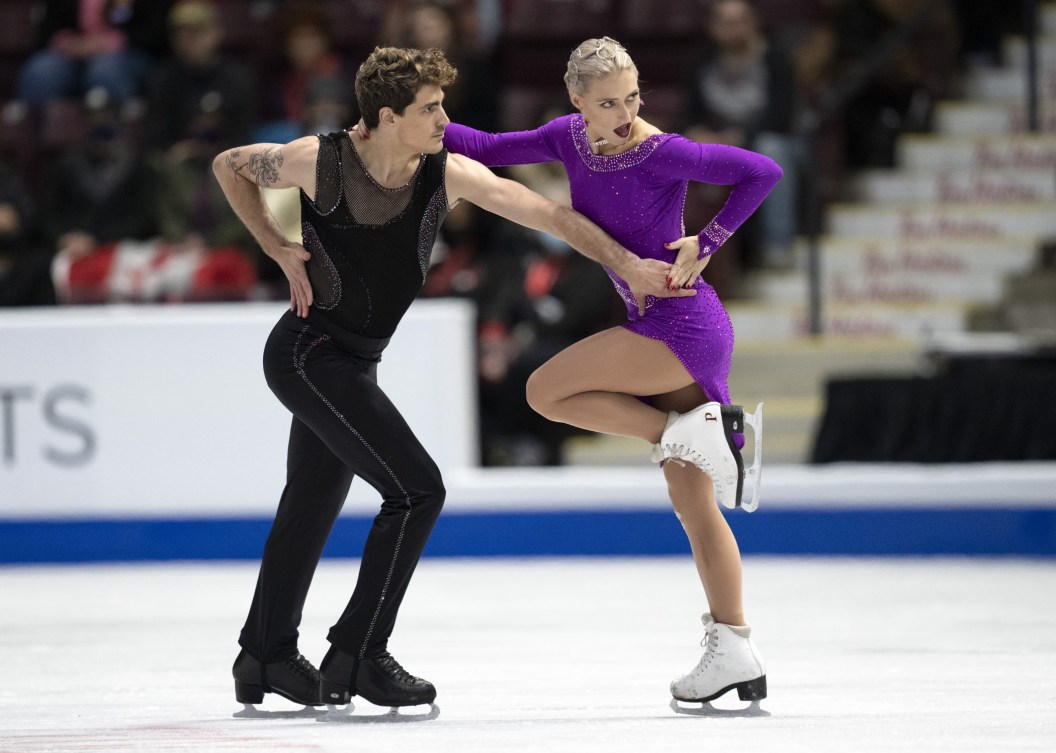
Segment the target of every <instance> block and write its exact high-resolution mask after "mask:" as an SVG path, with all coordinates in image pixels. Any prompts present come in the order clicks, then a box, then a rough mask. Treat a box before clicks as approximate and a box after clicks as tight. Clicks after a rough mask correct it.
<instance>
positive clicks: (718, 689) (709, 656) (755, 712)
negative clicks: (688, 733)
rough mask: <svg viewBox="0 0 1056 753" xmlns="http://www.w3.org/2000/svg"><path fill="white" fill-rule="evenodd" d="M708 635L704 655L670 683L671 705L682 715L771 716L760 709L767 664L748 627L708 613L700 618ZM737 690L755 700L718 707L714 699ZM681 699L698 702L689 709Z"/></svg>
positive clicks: (764, 692)
mask: <svg viewBox="0 0 1056 753" xmlns="http://www.w3.org/2000/svg"><path fill="white" fill-rule="evenodd" d="M700 620H701V622H703V623H704V631H705V632H706V636H705V638H704V640H703V641H701V645H703V646H704V656H703V657H701V659H700V662H699V663H698V664H697V666H696V667H694V668H693V670H692V671H691V672H690V673H689V674H688V675H685V676H684V677H680V678H678V679H677V680H675V681H674V682H672V683H671V695H672V696H674V698H672V700H671V708H672V710H674V711H675V712H676V713H679V714H696V715H699V716H731V715H732V716H770V712H768V711H764V710H763V709H761V708H759V701H761V700H762V699H763V698H766V664H765V663H764V662H763V657H762V656H761V655H760V654H759V650H758V649H757V648H756V647H755V644H754V643H752V639H751V638H750V636H751V633H752V629H751V628H750V627H748V626H746V625H745V626H737V625H724V624H722V623H719V622H715V620H714V619H712V617H711V615H710V614H708V613H705V614H704V616H703V617H701V618H700ZM734 689H736V690H737V695H738V697H739V698H740V699H741V700H742V701H751V702H752V703H751V704H750V705H749V706H748V707H747V708H743V709H734V710H726V709H716V708H715V707H713V706H712V705H711V701H713V700H715V699H716V698H718V697H719V696H721V695H723V694H724V693H726V692H728V691H730V690H734ZM679 701H684V702H687V703H699V704H701V707H700V708H699V709H698V708H686V707H685V706H680V705H679V703H678V702H679Z"/></svg>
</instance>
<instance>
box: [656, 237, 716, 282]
mask: <svg viewBox="0 0 1056 753" xmlns="http://www.w3.org/2000/svg"><path fill="white" fill-rule="evenodd" d="M664 248H667V249H671V250H676V249H677V250H678V256H676V257H675V263H674V264H672V265H671V277H670V279H669V281H668V282H669V284H670V286H671V289H672V290H675V289H677V288H691V287H693V284H694V283H695V282H696V281H697V278H698V277H700V273H701V272H703V271H704V267H706V266H708V261H709V260H710V259H711V256H705V257H704V258H703V259H698V258H697V256H698V255H699V254H700V241H699V240H698V239H697V236H695V235H690V236H687V237H686V238H679V239H678V240H677V241H671V242H670V243H665V244H664Z"/></svg>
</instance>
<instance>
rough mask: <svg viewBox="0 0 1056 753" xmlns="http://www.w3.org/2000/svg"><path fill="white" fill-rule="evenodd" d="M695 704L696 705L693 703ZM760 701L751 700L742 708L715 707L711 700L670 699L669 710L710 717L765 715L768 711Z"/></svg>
mask: <svg viewBox="0 0 1056 753" xmlns="http://www.w3.org/2000/svg"><path fill="white" fill-rule="evenodd" d="M693 704H697V705H693ZM759 704H760V701H758V700H756V701H752V702H751V703H749V704H748V705H747V706H745V707H744V708H716V707H715V706H713V705H712V702H711V701H679V700H676V699H674V698H672V699H671V710H672V711H674V712H675V713H676V714H684V715H686V716H711V717H767V716H770V712H769V711H767V710H766V709H764V708H762V707H761V706H760V705H759Z"/></svg>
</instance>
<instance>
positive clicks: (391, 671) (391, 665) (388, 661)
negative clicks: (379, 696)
mask: <svg viewBox="0 0 1056 753" xmlns="http://www.w3.org/2000/svg"><path fill="white" fill-rule="evenodd" d="M374 661H376V662H377V664H378V667H380V668H381V669H382V670H383V671H384V672H385V674H387V675H388V676H389V677H391V678H392V679H393V680H396V681H397V682H402V683H406V684H408V685H415V684H418V683H420V682H422V680H420V679H419V678H417V677H415V676H414V675H412V674H411V673H410V672H408V671H407V670H406V669H404V668H403V667H402V666H400V663H399V662H398V661H396V659H395V658H394V657H393V655H392V654H382V655H381V656H379V657H378V658H377V659H375V660H374Z"/></svg>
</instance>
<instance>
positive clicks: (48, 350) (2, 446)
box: [0, 300, 477, 518]
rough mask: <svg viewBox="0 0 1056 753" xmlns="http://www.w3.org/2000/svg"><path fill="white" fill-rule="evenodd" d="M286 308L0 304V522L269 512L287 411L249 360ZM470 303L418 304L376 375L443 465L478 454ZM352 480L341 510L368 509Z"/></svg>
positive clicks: (463, 462) (371, 503) (364, 492)
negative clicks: (16, 307)
mask: <svg viewBox="0 0 1056 753" xmlns="http://www.w3.org/2000/svg"><path fill="white" fill-rule="evenodd" d="M283 310H284V309H283V305H282V304H274V303H268V304H217V305H196V306H168V307H148V306H136V307H99V308H96V307H90V308H88V307H86V308H65V309H36V310H24V311H10V310H9V311H7V312H3V313H0V518H36V517H62V516H77V517H81V516H90V515H94V514H101V515H118V516H122V515H134V516H152V515H159V516H162V515H177V516H195V515H202V514H205V515H223V514H235V515H240V514H248V515H261V514H268V515H270V513H271V512H272V511H273V510H274V507H275V505H276V503H277V501H278V498H279V494H280V493H281V491H282V486H283V483H284V480H285V456H286V439H287V436H288V432H289V421H290V415H289V413H288V412H287V411H286V409H285V408H283V406H282V405H281V404H280V403H279V402H278V400H276V399H275V397H274V396H273V395H272V394H271V392H270V391H269V390H268V387H267V385H266V384H265V381H264V375H263V371H262V368H261V355H262V351H263V348H264V342H265V340H266V339H267V336H268V333H269V332H270V331H271V328H272V327H273V326H274V324H275V322H276V321H277V320H278V318H279V316H280V315H281V314H282V312H283ZM473 328H474V313H473V309H472V305H471V304H469V303H466V302H463V301H456V300H443V301H431V300H430V301H418V302H416V303H415V304H414V305H413V306H412V307H411V309H410V311H409V312H408V314H407V316H406V318H405V319H404V321H403V323H402V324H401V325H400V329H399V331H398V332H397V333H396V336H395V337H394V338H393V342H392V343H391V344H390V346H389V347H388V349H387V350H386V351H385V355H384V357H383V359H382V362H381V364H380V366H379V369H378V375H379V382H380V383H381V385H382V387H383V388H384V389H385V390H386V392H387V393H388V394H389V396H390V397H391V398H392V399H393V402H394V403H395V404H396V405H397V406H398V407H399V408H400V410H401V411H402V412H403V414H404V416H405V417H406V418H407V420H408V422H409V423H410V425H411V427H412V428H413V429H414V430H415V432H416V433H417V434H418V436H419V438H420V439H421V440H422V442H423V444H424V445H425V447H426V448H427V449H428V451H429V452H430V453H431V454H432V455H433V457H434V458H435V459H436V461H437V463H438V464H439V466H440V468H441V470H442V471H444V472H445V474H446V473H447V472H449V471H451V470H453V469H458V468H465V467H467V466H472V465H475V464H476V463H477V414H476V396H475V386H474V385H475V383H476V382H475V378H474V342H473ZM376 496H377V495H376V493H374V492H373V491H372V490H370V489H369V488H368V487H366V485H365V484H362V483H358V484H354V485H353V493H352V495H351V497H350V505H349V507H350V508H354V507H355V506H357V505H359V504H363V505H365V506H366V507H365V509H366V508H369V509H376V507H377V499H376Z"/></svg>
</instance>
